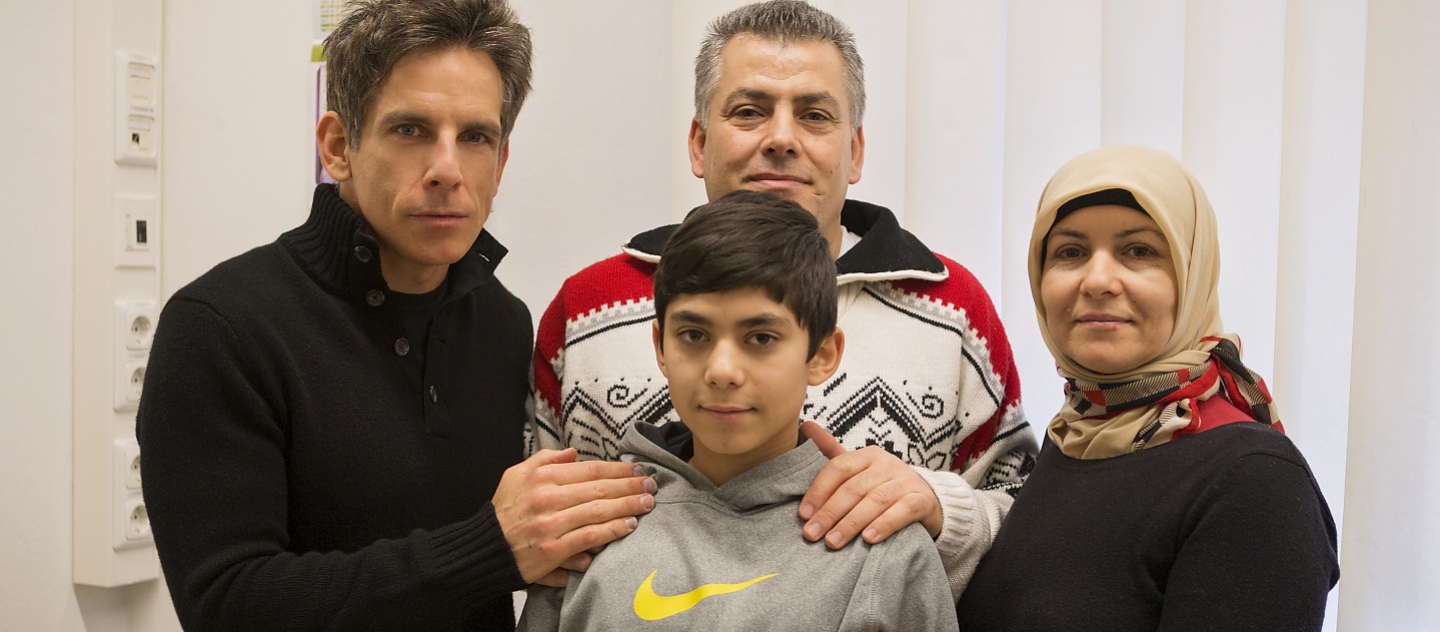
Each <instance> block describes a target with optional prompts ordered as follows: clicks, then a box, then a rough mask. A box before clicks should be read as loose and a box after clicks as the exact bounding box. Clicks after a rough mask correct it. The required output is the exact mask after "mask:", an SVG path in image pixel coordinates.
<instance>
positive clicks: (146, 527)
mask: <svg viewBox="0 0 1440 632" xmlns="http://www.w3.org/2000/svg"><path fill="white" fill-rule="evenodd" d="M125 508H126V509H129V510H130V511H129V512H128V513H126V514H125V517H126V520H125V539H126V540H130V541H131V542H134V541H137V540H149V539H150V512H148V511H146V510H145V501H143V500H138V501H133V502H130V503H127V504H126V505H125Z"/></svg>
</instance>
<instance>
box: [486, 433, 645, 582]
mask: <svg viewBox="0 0 1440 632" xmlns="http://www.w3.org/2000/svg"><path fill="white" fill-rule="evenodd" d="M654 493H655V481H653V480H651V479H650V477H648V476H645V475H644V473H643V472H642V471H641V470H640V468H639V467H637V466H635V465H632V464H630V463H611V462H606V461H586V462H584V463H577V462H575V450H574V449H566V450H560V451H555V450H541V451H539V452H537V453H535V455H534V456H532V457H530V458H528V459H526V460H525V461H524V462H521V463H519V464H518V465H515V466H514V467H511V468H510V469H508V470H505V474H504V475H503V476H501V477H500V485H499V486H498V487H496V489H495V498H494V499H493V500H492V503H493V504H494V505H495V519H496V520H497V521H498V522H499V523H500V530H501V531H502V532H504V534H505V541H506V542H508V543H509V544H510V551H511V552H513V553H514V554H515V563H516V564H517V565H518V566H519V567H520V576H521V577H522V578H524V579H525V581H526V582H531V583H535V582H539V583H544V584H546V585H550V586H564V585H565V578H566V571H565V569H564V568H561V566H562V565H564V566H565V567H568V568H572V569H575V570H584V569H586V568H588V567H589V565H590V553H589V551H590V550H598V548H599V547H603V546H605V545H606V544H609V543H611V542H614V541H615V540H616V539H618V538H621V537H624V536H625V535H628V534H629V533H630V532H631V531H634V530H635V516H638V515H640V514H643V513H647V512H649V511H650V510H651V509H652V508H654V507H655V496H654V495H653V494H654Z"/></svg>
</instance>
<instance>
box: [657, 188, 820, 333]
mask: <svg viewBox="0 0 1440 632" xmlns="http://www.w3.org/2000/svg"><path fill="white" fill-rule="evenodd" d="M750 287H755V288H760V289H762V290H764V291H765V294H766V295H767V296H769V297H770V298H771V300H774V301H775V302H777V303H780V304H783V305H784V306H785V307H786V308H788V309H789V310H790V311H791V313H793V314H794V315H795V320H796V321H797V322H798V323H799V324H800V326H801V327H804V328H805V331H806V332H808V333H809V335H810V347H809V349H810V351H809V353H808V354H807V355H806V357H807V358H812V357H814V356H815V352H816V350H818V349H819V348H820V342H821V341H822V340H824V339H825V337H826V336H829V335H830V334H831V333H834V331H835V319H836V316H835V309H836V308H835V303H836V298H835V260H834V259H831V258H830V245H829V242H827V241H825V237H824V236H823V235H821V234H820V224H819V223H818V222H817V221H815V216H814V215H811V214H810V212H809V211H806V210H805V209H804V208H802V207H801V206H800V205H799V204H796V203H794V202H791V201H789V200H785V199H781V198H778V197H775V196H774V195H771V194H769V193H760V192H756V191H732V192H730V193H727V194H725V195H724V196H723V197H721V198H719V199H717V200H715V201H713V202H710V203H709V204H705V205H703V206H700V207H699V208H696V209H695V210H694V211H693V212H691V213H690V216H689V217H686V218H685V221H684V222H681V224H680V227H679V228H676V229H675V232H674V233H673V234H671V235H670V239H669V240H668V241H666V242H665V248H664V249H663V250H661V251H660V265H659V267H658V268H656V270H655V317H656V318H657V319H658V321H659V323H660V328H661V329H662V330H663V329H664V328H665V309H666V308H667V307H669V305H670V301H672V300H674V299H675V297H677V296H680V295H682V294H710V293H713V292H725V291H729V290H737V289H741V288H750Z"/></svg>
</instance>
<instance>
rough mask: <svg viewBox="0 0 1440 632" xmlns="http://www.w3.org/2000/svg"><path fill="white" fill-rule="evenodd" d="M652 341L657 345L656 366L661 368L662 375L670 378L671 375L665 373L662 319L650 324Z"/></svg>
mask: <svg viewBox="0 0 1440 632" xmlns="http://www.w3.org/2000/svg"><path fill="white" fill-rule="evenodd" d="M650 341H651V342H653V343H654V344H655V364H656V365H657V366H659V367H660V375H664V376H665V377H666V378H669V377H670V375H669V374H668V373H666V372H665V349H664V346H665V340H664V336H663V335H662V334H661V332H660V319H658V318H657V319H655V322H652V323H650Z"/></svg>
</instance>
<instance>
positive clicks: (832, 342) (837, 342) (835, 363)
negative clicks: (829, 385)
mask: <svg viewBox="0 0 1440 632" xmlns="http://www.w3.org/2000/svg"><path fill="white" fill-rule="evenodd" d="M843 355H845V332H843V331H841V330H840V328H839V327H836V328H835V333H832V334H830V335H828V336H825V339H824V340H821V341H820V348H819V349H816V350H815V356H814V357H812V358H810V376H809V377H810V379H809V384H810V385H811V386H819V385H821V384H824V383H825V380H828V379H830V377H831V376H833V375H835V371H837V370H839V368H840V356H843Z"/></svg>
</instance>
